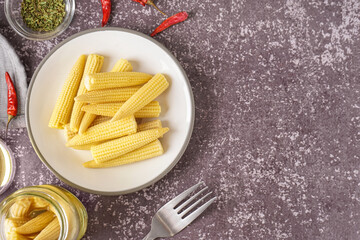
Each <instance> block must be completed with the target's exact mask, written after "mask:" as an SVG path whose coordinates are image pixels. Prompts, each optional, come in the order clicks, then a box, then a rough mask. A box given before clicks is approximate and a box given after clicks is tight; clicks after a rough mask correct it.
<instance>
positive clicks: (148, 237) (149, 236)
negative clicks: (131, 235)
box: [143, 232, 156, 240]
mask: <svg viewBox="0 0 360 240" xmlns="http://www.w3.org/2000/svg"><path fill="white" fill-rule="evenodd" d="M155 238H156V237H153V236H151V232H149V233H148V234H147V235H146V236H145V237H144V238H143V240H153V239H155Z"/></svg>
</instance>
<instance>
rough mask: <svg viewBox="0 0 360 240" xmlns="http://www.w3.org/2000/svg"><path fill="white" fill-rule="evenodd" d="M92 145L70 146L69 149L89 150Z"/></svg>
mask: <svg viewBox="0 0 360 240" xmlns="http://www.w3.org/2000/svg"><path fill="white" fill-rule="evenodd" d="M92 145H93V144H87V145H79V146H72V147H71V148H73V149H76V150H90V149H91V146H92Z"/></svg>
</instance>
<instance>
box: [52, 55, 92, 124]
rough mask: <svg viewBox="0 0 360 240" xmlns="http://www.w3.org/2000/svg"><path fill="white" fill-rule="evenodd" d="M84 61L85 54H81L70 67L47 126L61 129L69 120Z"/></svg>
mask: <svg viewBox="0 0 360 240" xmlns="http://www.w3.org/2000/svg"><path fill="white" fill-rule="evenodd" d="M85 61H86V56H85V55H81V56H80V57H79V59H78V60H77V61H76V63H75V65H74V66H73V67H72V69H71V71H70V73H69V75H68V77H67V79H66V81H65V83H64V85H63V87H62V90H61V93H60V95H59V97H58V99H57V101H56V105H55V108H54V110H53V112H52V115H51V118H50V121H49V127H51V128H60V129H63V128H64V125H65V124H67V123H68V122H69V121H70V116H71V110H72V108H73V105H74V97H75V96H76V93H77V91H78V88H79V85H80V81H81V78H82V75H83V71H84V67H85Z"/></svg>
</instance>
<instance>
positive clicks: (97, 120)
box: [90, 115, 111, 127]
mask: <svg viewBox="0 0 360 240" xmlns="http://www.w3.org/2000/svg"><path fill="white" fill-rule="evenodd" d="M110 119H111V117H108V116H101V115H97V116H96V118H95V120H94V121H93V122H92V123H91V125H90V127H93V126H95V125H98V124H100V123H103V122H106V121H109V120H110Z"/></svg>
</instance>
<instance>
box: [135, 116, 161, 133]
mask: <svg viewBox="0 0 360 240" xmlns="http://www.w3.org/2000/svg"><path fill="white" fill-rule="evenodd" d="M154 128H162V124H161V121H160V120H158V119H157V120H153V121H150V122H144V123H141V124H139V125H138V129H137V130H138V132H140V131H145V130H149V129H154Z"/></svg>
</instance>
